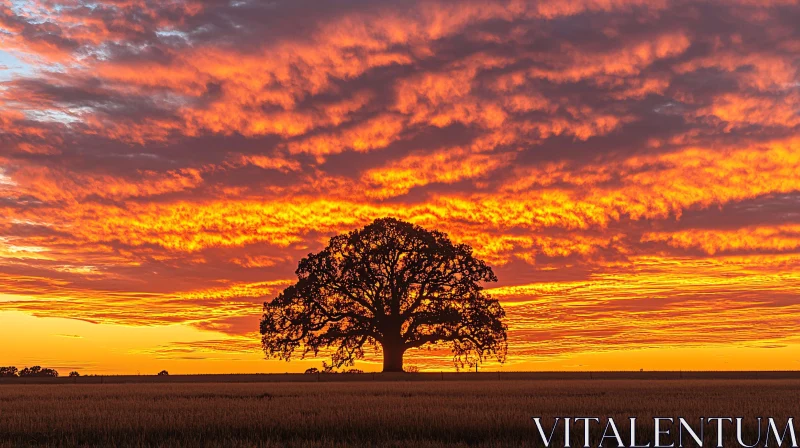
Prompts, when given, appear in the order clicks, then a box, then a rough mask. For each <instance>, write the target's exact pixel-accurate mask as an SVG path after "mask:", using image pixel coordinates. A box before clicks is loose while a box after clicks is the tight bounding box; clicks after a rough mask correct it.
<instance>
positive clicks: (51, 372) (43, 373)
mask: <svg viewBox="0 0 800 448" xmlns="http://www.w3.org/2000/svg"><path fill="white" fill-rule="evenodd" d="M19 376H21V377H57V376H58V371H57V370H55V369H47V368H42V367H40V366H33V367H25V368H24V369H22V370H20V371H19Z"/></svg>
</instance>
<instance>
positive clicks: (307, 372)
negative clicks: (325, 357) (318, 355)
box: [305, 367, 319, 375]
mask: <svg viewBox="0 0 800 448" xmlns="http://www.w3.org/2000/svg"><path fill="white" fill-rule="evenodd" d="M305 373H306V374H308V375H310V374H314V373H319V369H318V368H316V367H311V368H310V369H306V371H305Z"/></svg>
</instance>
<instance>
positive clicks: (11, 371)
mask: <svg viewBox="0 0 800 448" xmlns="http://www.w3.org/2000/svg"><path fill="white" fill-rule="evenodd" d="M17 373H18V370H17V368H16V367H14V366H8V367H0V377H5V378H9V377H16V376H17Z"/></svg>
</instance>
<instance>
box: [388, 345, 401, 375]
mask: <svg viewBox="0 0 800 448" xmlns="http://www.w3.org/2000/svg"><path fill="white" fill-rule="evenodd" d="M405 351H406V349H405V347H403V346H402V345H393V344H383V371H384V372H402V371H403V353H405Z"/></svg>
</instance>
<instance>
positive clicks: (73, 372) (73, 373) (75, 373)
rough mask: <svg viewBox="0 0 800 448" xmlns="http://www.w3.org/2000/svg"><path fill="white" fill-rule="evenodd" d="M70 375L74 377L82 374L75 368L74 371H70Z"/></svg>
mask: <svg viewBox="0 0 800 448" xmlns="http://www.w3.org/2000/svg"><path fill="white" fill-rule="evenodd" d="M69 376H70V377H73V378H74V377H76V376H81V374H80V373H78V372H77V371H75V370H73V371H72V372H69Z"/></svg>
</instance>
